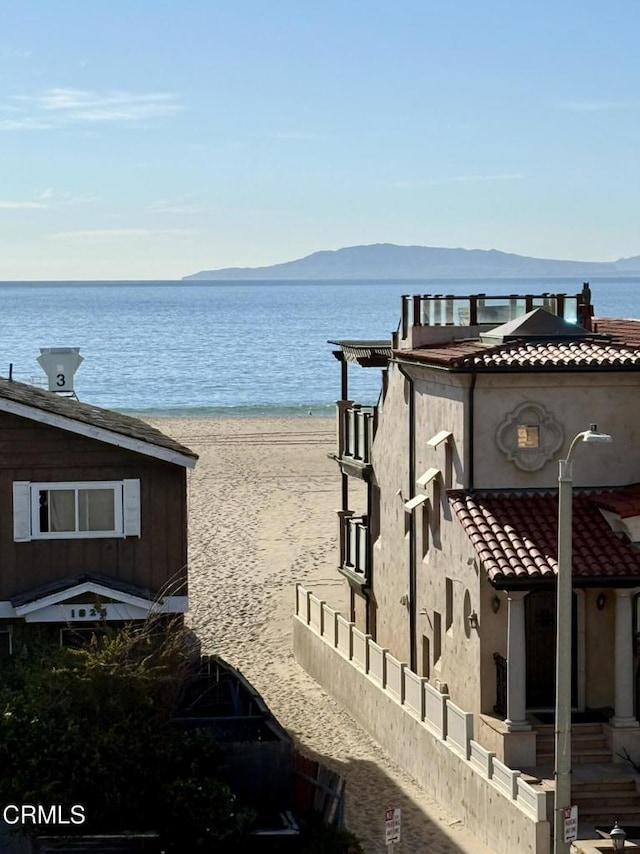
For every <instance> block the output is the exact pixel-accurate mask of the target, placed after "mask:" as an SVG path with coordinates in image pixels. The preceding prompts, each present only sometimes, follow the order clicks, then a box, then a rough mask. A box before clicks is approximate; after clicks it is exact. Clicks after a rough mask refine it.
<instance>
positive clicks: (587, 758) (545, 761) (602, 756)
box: [536, 748, 613, 765]
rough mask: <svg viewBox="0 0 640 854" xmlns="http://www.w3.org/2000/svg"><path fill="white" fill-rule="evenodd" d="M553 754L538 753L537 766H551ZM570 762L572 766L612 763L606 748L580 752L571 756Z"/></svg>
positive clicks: (609, 752)
mask: <svg viewBox="0 0 640 854" xmlns="http://www.w3.org/2000/svg"><path fill="white" fill-rule="evenodd" d="M554 760H555V753H538V754H537V755H536V763H537V764H538V765H553V764H554ZM571 761H572V762H573V764H574V765H589V764H591V763H593V764H594V765H609V764H611V763H612V762H613V756H612V755H611V751H610V750H608V749H607V748H601V749H594V750H582V751H580V752H579V753H573V752H572V754H571Z"/></svg>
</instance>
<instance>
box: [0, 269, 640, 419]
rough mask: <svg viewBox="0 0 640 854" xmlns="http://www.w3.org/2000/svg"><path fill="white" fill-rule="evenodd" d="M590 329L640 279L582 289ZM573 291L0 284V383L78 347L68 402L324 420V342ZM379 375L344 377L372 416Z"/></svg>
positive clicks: (481, 285)
mask: <svg viewBox="0 0 640 854" xmlns="http://www.w3.org/2000/svg"><path fill="white" fill-rule="evenodd" d="M590 285H591V290H592V299H593V303H594V306H595V314H596V316H598V315H600V316H609V317H639V316H640V278H609V279H594V280H592V281H591V282H590ZM581 288H582V281H577V280H575V279H520V278H519V279H497V280H488V279H457V280H450V279H447V280H442V279H440V280H427V279H425V280H423V281H413V280H412V281H409V280H394V281H378V280H376V281H371V282H370V281H354V280H345V281H286V282H283V281H273V280H264V281H251V282H239V281H234V282H218V281H200V280H187V281H183V280H162V281H138V282H136V281H120V282H100V281H94V282H4V283H0V299H1V300H2V306H3V312H2V315H1V316H0V342H1V343H0V376H3V377H7V376H8V375H9V371H10V370H11V372H12V375H13V378H14V379H16V380H19V381H22V382H31V383H34V384H38V385H42V384H44V382H45V376H44V372H43V371H42V369H41V368H40V366H39V365H38V363H37V361H36V359H37V356H38V355H39V353H40V348H41V347H79V348H80V354H81V356H82V357H83V358H84V361H83V363H82V364H81V365H80V367H79V369H78V372H77V374H76V378H75V379H76V382H75V389H76V393H77V395H78V397H79V399H80V400H82V401H83V402H86V403H90V404H93V405H95V406H100V407H104V408H107V409H115V410H117V411H121V412H125V413H128V414H132V415H136V416H139V417H142V418H145V417H146V418H159V417H175V418H180V417H199V418H214V417H216V418H220V417H239V418H247V417H309V414H311V415H312V416H322V415H327V416H332V415H333V414H334V411H335V408H334V407H335V401H336V400H337V399H338V398H339V396H340V367H339V363H338V362H337V361H336V359H335V358H334V357H333V355H332V349H333V348H332V347H331V345H330V344H328V343H327V342H328V341H329V340H335V339H341V338H347V339H348V338H371V339H381V338H382V339H387V338H390V336H391V333H392V331H394V330H395V329H396V328H397V325H398V321H399V318H400V309H401V300H400V298H401V296H402V294H405V293H431V294H436V293H440V294H454V295H456V294H457V295H461V294H472V293H486V294H487V295H498V296H499V295H506V294H513V293H519V294H526V293H533V294H541V293H546V292H548V293H566V294H575V293H578V292H579V291H580V290H581ZM379 391H380V371H379V370H378V369H362V368H359V367H358V366H353V367H350V368H349V393H350V397H352V399H355V400H357V401H358V402H361V403H369V404H371V403H375V402H376V401H377V398H378V395H379Z"/></svg>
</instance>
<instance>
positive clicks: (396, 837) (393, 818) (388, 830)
mask: <svg viewBox="0 0 640 854" xmlns="http://www.w3.org/2000/svg"><path fill="white" fill-rule="evenodd" d="M401 818H402V816H401V810H400V807H395V809H392V810H385V813H384V838H385V842H386V844H387V845H393V844H394V843H395V842H400V822H401Z"/></svg>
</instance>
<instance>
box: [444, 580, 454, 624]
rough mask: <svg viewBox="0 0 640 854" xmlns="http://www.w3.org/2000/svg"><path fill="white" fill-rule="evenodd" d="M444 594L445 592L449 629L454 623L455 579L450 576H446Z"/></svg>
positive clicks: (445, 613) (446, 620) (446, 616)
mask: <svg viewBox="0 0 640 854" xmlns="http://www.w3.org/2000/svg"><path fill="white" fill-rule="evenodd" d="M444 594H445V609H444V615H445V625H446V627H447V631H449V629H450V628H451V626H452V625H453V581H452V580H451V579H450V578H446V579H445V582H444Z"/></svg>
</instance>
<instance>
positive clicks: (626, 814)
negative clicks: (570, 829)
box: [578, 806, 640, 825]
mask: <svg viewBox="0 0 640 854" xmlns="http://www.w3.org/2000/svg"><path fill="white" fill-rule="evenodd" d="M612 817H613V821H617V822H618V823H619V824H621V825H623V824H624V823H625V822H627V823H628V824H631V823H633V824H639V823H640V806H638V807H635V809H632V808H630V807H623V808H622V809H620V810H617V811H616V813H615V815H613V813H612V811H611V807H592V808H590V809H589V808H586V807H584V808H582V809H579V810H578V819H579V821H588V822H590V823H593V824H600V823H603V824H606V823H607V822H609V823H611V820H612Z"/></svg>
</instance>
